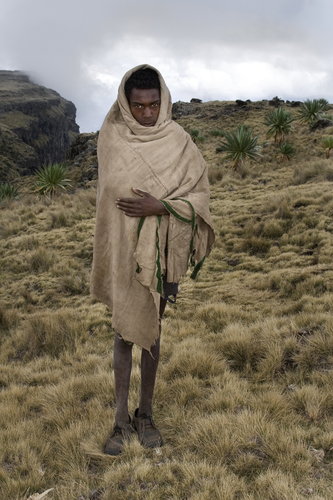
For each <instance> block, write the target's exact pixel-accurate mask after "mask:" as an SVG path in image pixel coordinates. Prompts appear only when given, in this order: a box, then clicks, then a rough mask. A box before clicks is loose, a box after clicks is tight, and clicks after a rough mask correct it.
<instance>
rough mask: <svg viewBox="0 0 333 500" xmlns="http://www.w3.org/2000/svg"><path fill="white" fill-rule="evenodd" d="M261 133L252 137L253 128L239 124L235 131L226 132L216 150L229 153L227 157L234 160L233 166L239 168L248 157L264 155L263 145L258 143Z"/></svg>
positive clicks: (253, 157) (253, 158)
mask: <svg viewBox="0 0 333 500" xmlns="http://www.w3.org/2000/svg"><path fill="white" fill-rule="evenodd" d="M258 139H259V135H257V136H256V137H252V130H251V129H250V128H249V127H247V126H245V125H239V127H237V130H236V133H235V132H225V133H224V141H223V142H222V143H221V144H220V146H219V147H218V148H216V152H224V153H227V156H226V159H227V160H233V162H234V163H233V168H234V170H237V169H238V167H239V166H240V165H242V164H243V163H244V162H245V161H246V160H247V159H251V160H256V159H257V157H258V156H262V155H261V154H260V153H259V151H260V150H261V146H259V144H258Z"/></svg>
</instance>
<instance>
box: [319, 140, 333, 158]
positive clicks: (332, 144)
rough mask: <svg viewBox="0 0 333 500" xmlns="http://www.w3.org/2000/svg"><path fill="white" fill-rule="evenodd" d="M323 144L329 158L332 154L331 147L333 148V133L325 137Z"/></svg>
mask: <svg viewBox="0 0 333 500" xmlns="http://www.w3.org/2000/svg"><path fill="white" fill-rule="evenodd" d="M321 144H322V146H323V148H324V149H325V155H326V158H329V157H330V155H331V149H333V137H332V136H331V135H329V136H327V137H323V139H322V141H321Z"/></svg>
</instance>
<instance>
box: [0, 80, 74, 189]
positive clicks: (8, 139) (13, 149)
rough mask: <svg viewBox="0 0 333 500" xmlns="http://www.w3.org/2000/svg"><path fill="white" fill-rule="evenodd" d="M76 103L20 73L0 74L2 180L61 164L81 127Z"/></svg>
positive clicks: (0, 160) (0, 176)
mask: <svg viewBox="0 0 333 500" xmlns="http://www.w3.org/2000/svg"><path fill="white" fill-rule="evenodd" d="M75 117H76V108H75V106H74V104H73V103H72V102H70V101H67V100H66V99H64V98H63V97H61V96H60V95H59V94H58V93H57V92H55V91H54V90H51V89H47V88H45V87H42V86H40V85H36V84H35V83H33V82H31V80H30V79H29V77H28V76H27V75H25V74H24V73H21V72H19V71H0V181H4V180H10V179H12V178H13V177H15V176H16V175H28V174H32V173H33V172H34V171H35V170H36V169H37V168H38V167H39V166H41V165H44V164H48V163H56V162H62V161H64V160H65V156H66V151H67V150H68V148H69V146H70V144H71V142H72V141H73V140H74V139H75V138H76V137H77V135H78V133H79V127H78V125H77V124H76V122H75Z"/></svg>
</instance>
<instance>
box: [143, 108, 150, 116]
mask: <svg viewBox="0 0 333 500" xmlns="http://www.w3.org/2000/svg"><path fill="white" fill-rule="evenodd" d="M151 114H152V113H151V109H150V107H149V106H147V107H145V108H144V110H143V116H144V117H145V118H149V117H150V116H151Z"/></svg>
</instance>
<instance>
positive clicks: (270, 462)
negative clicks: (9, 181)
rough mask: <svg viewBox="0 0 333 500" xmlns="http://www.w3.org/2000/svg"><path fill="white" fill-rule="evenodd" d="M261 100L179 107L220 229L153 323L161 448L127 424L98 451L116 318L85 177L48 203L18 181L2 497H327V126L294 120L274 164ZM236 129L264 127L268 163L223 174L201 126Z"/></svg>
mask: <svg viewBox="0 0 333 500" xmlns="http://www.w3.org/2000/svg"><path fill="white" fill-rule="evenodd" d="M230 105H232V107H233V108H235V103H223V104H222V103H221V104H219V105H218V106H217V107H216V109H217V108H221V109H222V110H223V109H231V107H230V108H228V107H227V106H230ZM204 106H205V105H203V106H202V108H201V111H204V109H205V108H204ZM207 106H211V107H212V110H213V108H214V104H212V103H210V104H207ZM253 106H255V104H253ZM235 109H237V108H235ZM268 109H269V104H268V103H264V104H263V105H262V107H261V108H260V109H254V110H248V111H245V110H244V109H243V110H242V109H239V110H237V111H234V112H232V113H230V114H224V115H221V116H218V117H217V118H216V119H215V118H212V119H210V118H209V117H206V118H203V117H202V116H201V117H200V114H201V115H202V112H201V113H198V112H195V114H192V115H187V116H184V115H183V116H182V117H179V123H181V124H182V125H183V126H184V127H185V128H186V129H188V130H191V129H193V128H197V129H200V133H201V134H202V136H203V137H204V140H203V141H202V142H199V143H198V144H199V147H200V148H201V150H202V152H203V154H204V156H205V157H206V159H207V161H208V166H209V176H210V179H211V211H212V217H213V221H214V226H215V231H216V236H217V239H216V244H215V246H214V248H213V251H212V254H211V256H210V257H209V259H207V261H206V263H205V265H204V267H203V268H202V270H201V271H200V274H199V276H198V279H197V280H196V281H193V280H190V278H189V277H187V278H185V279H184V280H183V281H182V283H181V285H180V293H179V296H178V298H177V303H176V304H174V305H172V306H168V307H167V310H166V314H165V319H164V320H163V323H162V341H161V358H160V359H161V361H160V367H159V372H158V376H157V384H156V396H155V401H154V419H155V422H156V424H157V425H158V427H159V429H160V430H161V432H162V434H163V438H164V441H165V445H164V446H163V447H162V448H160V449H156V450H145V449H143V448H142V447H141V446H140V444H139V443H138V440H137V439H136V437H135V435H134V434H133V439H132V440H131V441H130V443H129V444H128V445H127V446H126V449H125V450H124V452H123V454H122V455H120V456H119V457H109V456H106V455H104V454H103V452H102V450H103V446H104V443H105V440H106V439H107V437H108V435H109V433H110V431H111V429H112V426H113V421H114V414H115V401H114V378H113V375H112V363H113V361H112V349H113V332H112V327H111V319H112V318H111V313H110V311H109V310H108V309H107V307H106V306H104V305H103V304H100V303H98V302H96V301H95V300H93V299H92V298H91V297H90V295H89V273H90V268H91V261H92V242H93V231H94V220H95V219H94V217H95V199H96V189H95V187H94V183H96V181H95V180H92V181H89V182H87V183H84V185H85V186H86V189H76V191H75V192H74V193H73V194H64V195H62V196H59V197H58V198H55V199H53V200H50V199H48V198H45V199H40V200H38V199H36V198H35V197H34V196H33V195H32V194H30V193H29V192H28V190H27V188H25V187H24V186H22V187H21V196H20V198H19V199H18V200H17V201H14V202H9V203H8V204H6V203H3V205H2V206H1V208H0V259H1V261H0V262H1V264H0V265H1V278H2V280H1V283H0V304H1V306H0V333H1V335H0V497H1V498H10V499H15V500H16V499H17V500H21V499H22V500H27V499H28V497H29V496H30V495H32V494H34V493H37V492H38V493H42V492H43V491H46V490H48V489H49V488H54V490H53V491H51V492H50V493H49V494H48V495H47V496H46V498H50V499H53V500H115V499H117V500H133V499H134V500H156V499H161V500H162V499H165V500H167V499H172V500H221V499H223V500H236V499H237V500H305V499H309V498H311V499H313V500H331V498H332V496H333V487H332V474H333V467H332V458H333V433H332V426H333V397H332V390H331V387H332V381H333V320H332V303H333V264H332V262H333V223H332V215H333V190H332V182H333V159H332V158H328V159H325V154H324V150H323V149H322V148H321V146H320V139H321V136H322V135H327V129H326V130H324V131H316V132H309V130H308V127H306V126H304V125H299V124H298V123H295V124H294V131H293V132H292V135H291V136H290V140H291V141H292V142H293V143H294V144H295V147H296V154H295V157H294V158H293V159H292V160H290V161H281V159H280V155H279V154H278V151H277V149H276V146H275V145H274V144H273V143H272V142H271V141H270V142H268V143H267V144H266V141H267V140H266V137H265V133H266V128H265V126H264V125H262V121H263V117H264V116H265V114H266V113H267V110H268ZM252 113H253V114H252ZM216 114H218V113H216ZM244 122H245V123H247V124H248V125H250V126H251V127H252V128H253V129H254V131H255V133H256V134H259V133H260V134H261V139H260V142H261V143H262V144H263V143H265V144H263V145H264V146H265V147H264V150H263V155H264V156H263V157H262V158H260V161H259V162H257V163H255V162H249V163H248V164H247V165H245V166H243V167H242V168H241V169H240V170H239V171H237V172H235V171H233V170H232V169H230V162H229V161H227V160H225V157H224V155H223V154H221V153H216V147H217V145H218V144H219V142H220V141H221V140H222V139H221V136H220V137H219V136H215V135H212V131H213V130H216V129H218V130H222V131H223V130H232V129H235V128H236V126H237V125H238V124H240V123H244ZM330 133H332V132H330ZM96 139H97V137H95V136H88V135H87V136H86V137H84V138H83V139H82V143H83V145H84V148H85V149H84V151H86V152H87V155H86V157H85V159H84V155H83V156H81V160H82V161H84V163H85V164H86V165H90V164H91V165H92V164H93V163H94V162H95V163H96V154H95V142H94V141H96ZM89 141H92V142H90V143H89ZM79 149H80V148H79ZM79 154H82V152H81V153H79ZM90 155H91V156H90ZM74 158H76V160H75V161H76V162H77V163H78V165H76V166H75V168H76V169H78V170H79V169H80V161H81V160H80V158H78V155H77V154H74ZM89 158H90V159H89ZM74 173H75V175H77V172H76V171H75V170H74V167H73V175H74ZM80 182H82V181H81V180H80ZM140 354H141V353H140V350H139V349H137V348H134V352H133V368H132V376H133V378H132V384H131V389H130V400H129V405H130V411H131V412H132V411H134V409H135V408H136V407H137V402H138V399H139V392H140V368H139V367H140Z"/></svg>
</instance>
